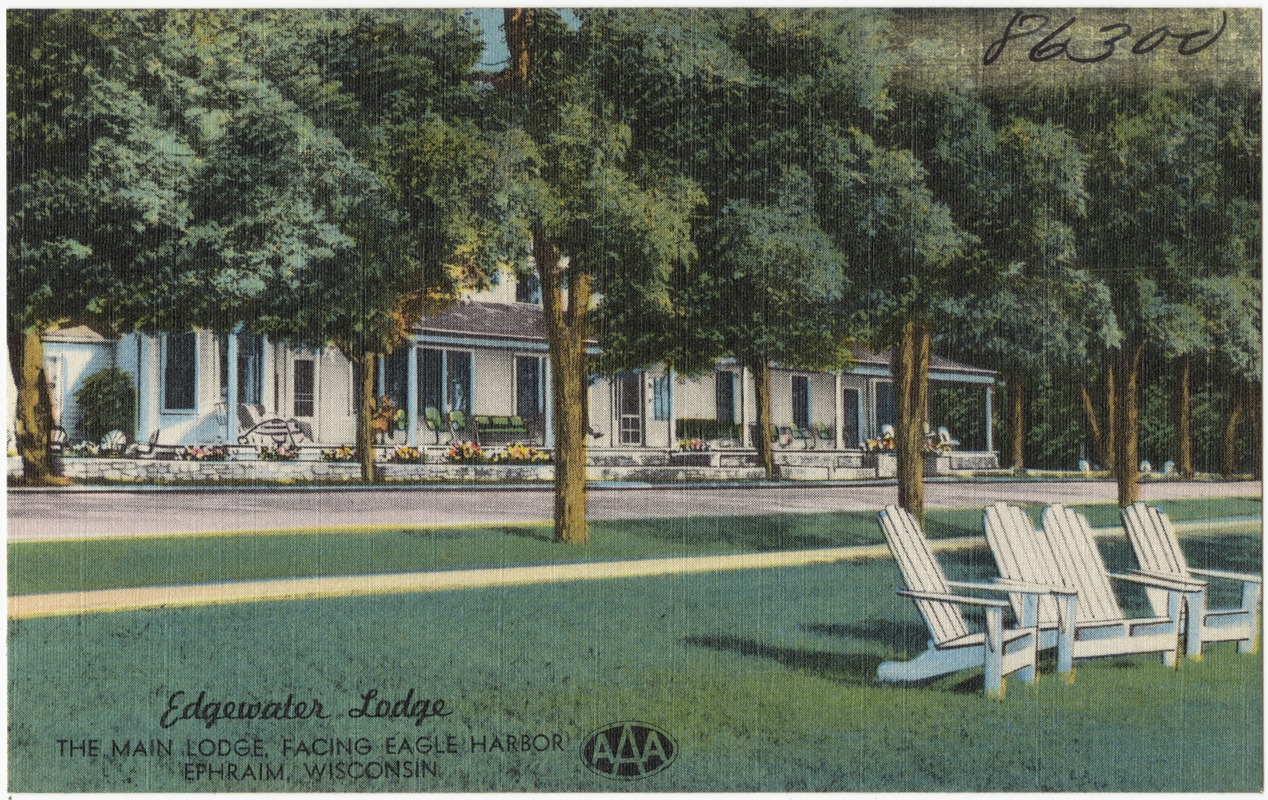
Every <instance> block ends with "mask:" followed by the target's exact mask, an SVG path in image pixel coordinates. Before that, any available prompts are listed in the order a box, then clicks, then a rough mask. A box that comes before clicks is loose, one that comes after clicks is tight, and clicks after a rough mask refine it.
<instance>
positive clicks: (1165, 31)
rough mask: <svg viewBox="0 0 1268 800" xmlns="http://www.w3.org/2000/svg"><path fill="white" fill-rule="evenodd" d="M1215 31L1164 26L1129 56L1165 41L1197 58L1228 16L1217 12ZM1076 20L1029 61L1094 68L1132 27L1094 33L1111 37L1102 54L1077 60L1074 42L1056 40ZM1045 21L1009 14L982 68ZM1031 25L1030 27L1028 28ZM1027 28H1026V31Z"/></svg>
mask: <svg viewBox="0 0 1268 800" xmlns="http://www.w3.org/2000/svg"><path fill="white" fill-rule="evenodd" d="M1220 15H1221V16H1220V25H1219V28H1217V29H1216V30H1214V31H1212V30H1211V29H1209V28H1205V29H1203V30H1200V31H1192V32H1189V33H1176V32H1174V31H1172V30H1171V28H1169V27H1168V26H1166V25H1163V26H1161V27H1158V28H1154V29H1153V30H1151V31H1149V32H1148V33H1146V34H1145V35H1144V36H1141V37H1140V38H1139V39H1137V40H1136V43H1135V44H1134V45H1133V46H1132V48H1131V52H1132V53H1133V54H1134V55H1138V56H1140V55H1144V54H1146V53H1149V52H1152V51H1153V50H1155V49H1157V47H1158V46H1159V45H1161V44H1162V43H1164V42H1165V41H1167V39H1178V40H1179V44H1178V45H1177V46H1176V52H1177V53H1179V54H1180V55H1182V56H1192V55H1197V54H1198V53H1200V52H1202V51H1203V50H1205V49H1206V48H1208V47H1210V46H1211V45H1213V44H1215V42H1216V41H1218V40H1219V38H1220V37H1221V36H1222V35H1223V34H1224V30H1225V29H1226V28H1227V27H1228V12H1227V11H1221V12H1220ZM1077 21H1078V18H1077V17H1070V19H1068V20H1066V21H1065V23H1064V24H1062V25H1061V26H1060V27H1058V28H1057V29H1056V30H1054V31H1052V32H1051V33H1049V34H1048V35H1047V36H1045V37H1043V38H1042V39H1040V40H1039V42H1038V44H1036V45H1035V46H1034V47H1032V48H1030V53H1029V57H1030V60H1031V61H1035V62H1040V61H1051V60H1052V59H1054V58H1060V57H1061V56H1063V55H1064V56H1065V57H1066V58H1068V59H1069V60H1071V61H1073V62H1075V63H1077V64H1094V63H1096V62H1098V61H1104V60H1105V59H1107V58H1109V57H1110V56H1112V55H1114V53H1115V51H1116V50H1117V48H1118V43H1119V42H1121V41H1123V40H1124V39H1126V38H1127V37H1128V36H1130V35H1131V33H1132V27H1131V26H1130V25H1128V24H1127V23H1125V22H1115V23H1112V24H1110V25H1106V26H1104V27H1102V28H1101V29H1100V30H1099V31H1098V32H1099V33H1104V34H1113V35H1111V36H1109V37H1108V38H1105V39H1102V40H1100V42H1098V43H1097V44H1100V45H1101V47H1103V48H1104V50H1103V51H1102V52H1099V53H1096V54H1094V55H1087V56H1081V55H1077V54H1076V53H1075V52H1074V51H1072V50H1071V43H1072V42H1073V41H1074V38H1075V37H1073V36H1067V37H1066V38H1064V39H1061V40H1060V41H1058V40H1057V37H1058V36H1060V35H1061V34H1063V33H1065V32H1066V31H1067V30H1069V29H1070V28H1071V27H1072V26H1073V25H1074V24H1075V23H1076V22H1077ZM1048 22H1049V18H1048V16H1047V15H1045V14H1027V13H1025V12H1023V11H1018V12H1017V13H1015V14H1013V17H1012V19H1010V20H1009V21H1008V25H1006V26H1005V27H1004V35H1003V36H1001V37H999V38H998V39H996V40H995V41H993V42H991V43H990V44H989V45H988V46H987V48H986V52H985V53H984V54H983V56H982V64H983V65H984V66H990V65H991V64H994V63H995V62H996V61H997V60H998V59H999V57H1000V56H1002V55H1003V54H1004V50H1005V49H1006V48H1007V47H1008V43H1009V42H1011V41H1014V40H1016V39H1023V38H1026V37H1028V36H1033V35H1035V34H1038V33H1039V32H1040V31H1042V30H1043V29H1044V28H1046V27H1047V26H1048ZM1031 23H1033V25H1031ZM1028 25H1030V27H1027V26H1028Z"/></svg>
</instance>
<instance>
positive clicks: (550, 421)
mask: <svg viewBox="0 0 1268 800" xmlns="http://www.w3.org/2000/svg"><path fill="white" fill-rule="evenodd" d="M550 381H551V374H550V359H549V358H544V359H542V386H543V387H545V389H546V391H545V396H544V397H543V398H542V399H543V401H544V402H543V403H542V405H544V406H545V408H544V409H543V411H542V420H543V425H544V426H545V427H544V430H543V431H542V447H554V446H555V403H554V398H553V397H551V388H550Z"/></svg>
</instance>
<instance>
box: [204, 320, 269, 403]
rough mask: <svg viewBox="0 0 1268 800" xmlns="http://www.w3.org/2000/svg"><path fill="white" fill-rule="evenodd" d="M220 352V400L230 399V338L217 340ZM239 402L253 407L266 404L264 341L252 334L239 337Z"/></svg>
mask: <svg viewBox="0 0 1268 800" xmlns="http://www.w3.org/2000/svg"><path fill="white" fill-rule="evenodd" d="M216 341H217V346H218V349H219V350H220V399H221V400H222V401H227V400H228V398H229V337H227V336H221V337H218V338H217V340H216ZM237 402H239V403H248V404H251V405H262V404H263V403H264V339H263V337H261V336H253V335H251V334H239V335H238V397H237Z"/></svg>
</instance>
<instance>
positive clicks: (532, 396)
mask: <svg viewBox="0 0 1268 800" xmlns="http://www.w3.org/2000/svg"><path fill="white" fill-rule="evenodd" d="M543 399H544V398H543V397H542V360H541V358H539V357H538V356H516V357H515V413H516V414H518V415H520V416H521V417H523V418H524V419H537V418H538V417H540V416H541V415H542V412H543V411H544V410H545V406H544V403H543V402H542V400H543Z"/></svg>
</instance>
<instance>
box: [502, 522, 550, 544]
mask: <svg viewBox="0 0 1268 800" xmlns="http://www.w3.org/2000/svg"><path fill="white" fill-rule="evenodd" d="M495 530H496V531H497V532H498V533H500V534H503V535H504V536H514V537H517V538H519V539H528V540H530V541H534V542H545V543H546V544H553V543H554V541H555V530H554V529H553V528H550V527H541V526H536V525H534V526H528V525H507V526H505V527H502V528H495Z"/></svg>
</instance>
